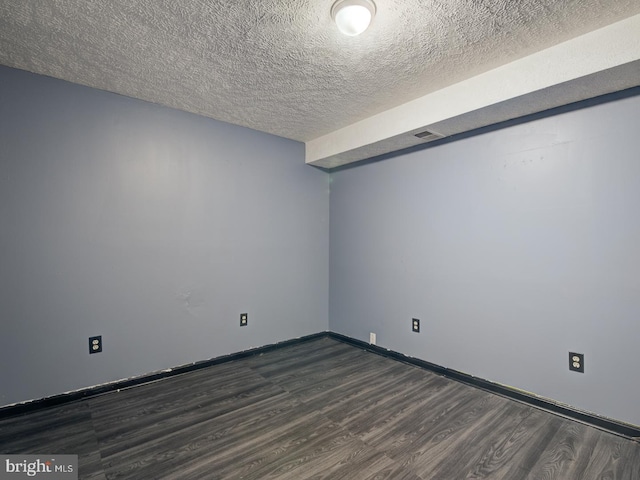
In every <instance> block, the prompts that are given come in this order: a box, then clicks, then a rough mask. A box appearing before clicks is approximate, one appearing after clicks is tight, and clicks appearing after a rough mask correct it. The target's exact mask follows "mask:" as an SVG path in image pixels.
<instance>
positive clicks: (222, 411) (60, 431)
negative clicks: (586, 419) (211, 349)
mask: <svg viewBox="0 0 640 480" xmlns="http://www.w3.org/2000/svg"><path fill="white" fill-rule="evenodd" d="M52 449H53V450H57V451H53V450H52ZM0 453H23V454H27V453H40V454H42V453H58V454H63V453H69V454H78V455H79V459H80V476H79V477H80V478H82V479H109V480H111V479H136V480H139V479H142V480H145V479H153V480H157V479H186V480H189V479H194V480H196V479H197V480H201V479H240V478H242V479H247V480H275V479H278V480H280V479H282V480H291V479H296V480H297V479H332V480H333V479H344V480H365V479H394V480H395V479H398V480H431V479H442V480H449V479H451V480H458V479H485V480H498V479H509V480H520V479H522V480H525V479H526V480H534V479H535V480H547V479H549V480H573V479H580V480H583V479H584V480H591V479H619V480H620V479H621V480H640V444H638V443H636V442H633V441H629V440H626V439H623V438H621V437H618V436H615V435H612V434H609V433H606V432H603V431H601V430H597V429H595V428H593V427H589V426H586V425H583V424H580V423H577V422H574V421H572V420H568V419H565V418H563V417H559V416H556V415H553V414H550V413H547V412H544V411H542V410H539V409H536V408H533V407H530V406H528V405H525V404H522V403H519V402H515V401H511V400H508V399H506V398H503V397H500V396H497V395H494V394H491V393H488V392H485V391H482V390H479V389H476V388H473V387H470V386H468V385H464V384H462V383H459V382H456V381H454V380H451V379H447V378H443V377H441V376H438V375H436V374H434V373H432V372H429V371H426V370H423V369H420V368H417V367H415V366H413V365H408V364H404V363H402V362H399V361H397V360H394V359H390V358H385V357H383V356H380V355H376V354H373V353H370V352H367V351H364V350H362V349H360V348H357V347H354V346H352V345H348V344H345V343H342V342H339V341H337V340H334V339H330V338H319V339H314V340H311V341H307V342H304V343H300V344H295V345H290V346H286V347H283V348H280V349H275V350H272V351H270V352H266V353H263V354H258V355H253V356H249V357H245V358H242V359H239V360H236V361H232V362H227V363H222V364H217V365H213V366H210V367H207V368H204V369H200V370H196V371H193V372H188V373H184V374H180V375H176V376H174V377H170V378H167V379H163V380H158V381H154V382H150V383H148V384H144V385H140V386H136V387H132V388H128V389H123V390H121V391H119V392H113V393H109V394H105V395H101V396H98V397H93V398H88V399H85V400H82V401H78V402H74V403H70V404H67V405H62V406H59V407H54V408H49V409H45V410H41V411H36V412H33V413H30V414H26V415H22V416H16V417H12V418H5V419H2V420H0Z"/></svg>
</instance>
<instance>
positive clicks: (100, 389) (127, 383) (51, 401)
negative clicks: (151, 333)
mask: <svg viewBox="0 0 640 480" xmlns="http://www.w3.org/2000/svg"><path fill="white" fill-rule="evenodd" d="M326 336H327V332H320V333H314V334H312V335H307V336H304V337H299V338H294V339H291V340H285V341H283V342H278V343H274V344H271V345H265V346H263V347H257V348H252V349H250V350H244V351H242V352H237V353H232V354H230V355H223V356H221V357H216V358H211V359H209V360H203V361H200V362H195V363H190V364H187V365H181V366H179V367H174V368H171V369H168V370H162V371H160V372H154V373H149V374H146V375H141V376H139V377H134V378H127V379H124V380H118V381H115V382H112V383H106V384H103V385H96V386H94V387H87V388H83V389H81V390H76V391H74V392H69V393H62V394H60V395H53V396H51V397H46V398H41V399H38V400H30V401H28V402H23V403H17V404H15V405H7V406H6V407H0V418H6V417H12V416H15V415H21V414H24V413H29V412H33V411H35V410H41V409H43V408H48V407H54V406H57V405H62V404H64V403H69V402H74V401H76V400H82V399H85V398H89V397H95V396H97V395H102V394H105V393H109V392H113V391H115V390H123V389H125V388H130V387H135V386H137V385H142V384H145V383H149V382H153V381H156V380H160V379H162V378H168V377H173V376H175V375H180V374H182V373H187V372H192V371H194V370H200V369H202V368H207V367H211V366H213V365H219V364H221V363H227V362H232V361H234V360H239V359H241V358H246V357H250V356H253V355H260V354H262V353H266V352H270V351H272V350H277V349H279V348H283V347H288V346H290V345H296V344H299V343H303V342H308V341H310V340H315V339H317V338H323V337H326Z"/></svg>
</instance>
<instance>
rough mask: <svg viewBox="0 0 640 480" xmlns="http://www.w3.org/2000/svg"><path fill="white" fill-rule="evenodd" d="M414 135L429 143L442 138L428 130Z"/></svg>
mask: <svg viewBox="0 0 640 480" xmlns="http://www.w3.org/2000/svg"><path fill="white" fill-rule="evenodd" d="M414 135H415V136H416V137H418V138H419V139H421V140H423V141H425V142H431V141H433V140H437V139H438V138H442V135H438V134H437V133H433V132H430V131H429V130H425V131H424V132H420V133H416V134H414Z"/></svg>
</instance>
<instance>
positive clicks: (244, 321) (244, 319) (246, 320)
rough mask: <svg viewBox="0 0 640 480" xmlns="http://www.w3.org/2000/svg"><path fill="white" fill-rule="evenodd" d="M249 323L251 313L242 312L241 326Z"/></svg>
mask: <svg viewBox="0 0 640 480" xmlns="http://www.w3.org/2000/svg"><path fill="white" fill-rule="evenodd" d="M248 324H249V314H248V313H241V314H240V326H241V327H246V326H247V325H248Z"/></svg>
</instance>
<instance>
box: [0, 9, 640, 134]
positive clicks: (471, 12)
mask: <svg viewBox="0 0 640 480" xmlns="http://www.w3.org/2000/svg"><path fill="white" fill-rule="evenodd" d="M332 3H333V2H332V0H287V1H284V0H174V1H170V0H141V1H136V2H130V1H128V0H109V1H104V0H0V63H1V64H4V65H7V66H10V67H15V68H20V69H24V70H28V71H31V72H35V73H39V74H44V75H49V76H52V77H56V78H61V79H64V80H68V81H71V82H74V83H78V84H82V85H88V86H91V87H95V88H99V89H103V90H107V91H111V92H116V93H119V94H122V95H126V96H130V97H135V98H139V99H143V100H148V101H151V102H155V103H158V104H162V105H166V106H169V107H173V108H178V109H181V110H186V111H188V112H193V113H197V114H200V115H204V116H208V117H212V118H215V119H218V120H223V121H226V122H229V123H233V124H237V125H243V126H246V127H250V128H253V129H256V130H260V131H264V132H268V133H273V134H276V135H280V136H283V137H287V138H291V139H295V140H300V141H308V140H311V139H314V138H317V137H319V136H322V135H324V134H327V133H329V132H332V131H334V130H336V129H338V128H342V127H344V126H347V125H349V124H351V123H354V122H356V121H359V120H362V119H364V118H367V117H369V116H371V115H374V114H376V113H379V112H381V111H384V110H387V109H389V108H392V107H394V106H397V105H399V104H402V103H404V102H407V101H410V100H413V99H415V98H417V97H420V96H423V95H426V94H428V93H430V92H432V91H434V90H438V89H440V88H443V87H446V86H448V85H451V84H453V83H456V82H459V81H461V80H464V79H466V78H469V77H472V76H474V75H477V74H479V73H482V72H484V71H487V70H489V69H491V68H495V67H497V66H499V65H502V64H505V63H508V62H511V61H513V60H516V59H518V58H521V57H523V56H526V55H528V54H531V53H533V52H535V51H538V50H541V49H544V48H547V47H550V46H552V45H554V44H557V43H560V42H562V41H565V40H568V39H570V38H573V37H575V36H578V35H581V34H584V33H587V32H589V31H591V30H594V29H596V28H600V27H603V26H605V25H608V24H610V23H613V22H615V21H618V20H621V19H623V18H626V17H629V16H631V15H634V14H636V13H640V2H638V0H566V1H558V0H522V1H517V2H515V1H512V0H396V1H391V0H378V1H377V2H376V4H377V15H376V17H375V19H374V21H373V23H372V25H371V27H370V28H369V30H367V31H366V32H365V33H364V34H362V35H361V36H359V37H346V36H344V35H341V34H340V33H339V32H338V30H337V28H336V27H335V25H334V24H333V22H332V20H331V17H330V8H331V5H332Z"/></svg>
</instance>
